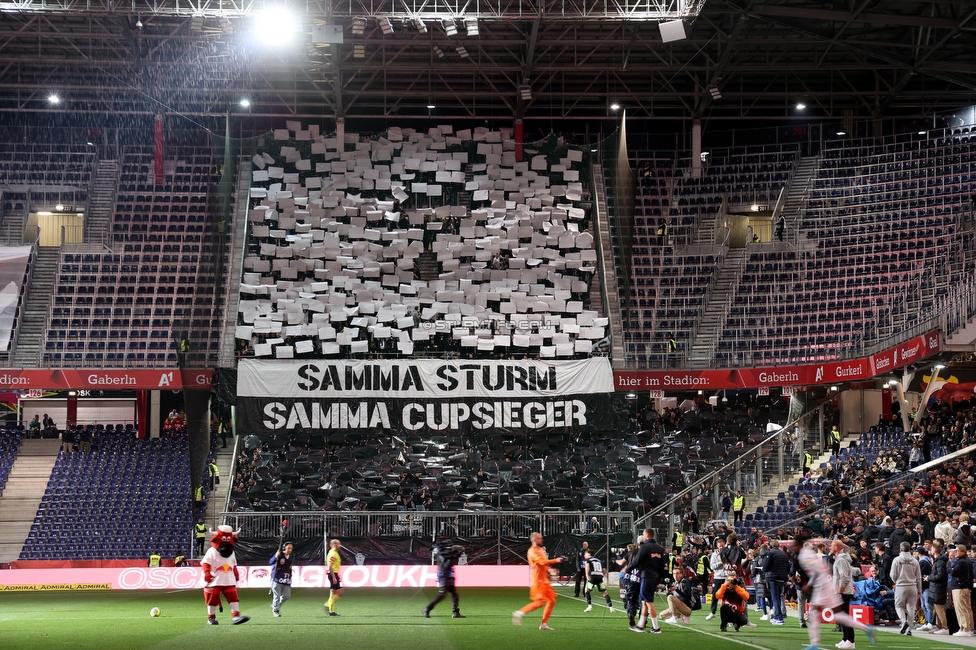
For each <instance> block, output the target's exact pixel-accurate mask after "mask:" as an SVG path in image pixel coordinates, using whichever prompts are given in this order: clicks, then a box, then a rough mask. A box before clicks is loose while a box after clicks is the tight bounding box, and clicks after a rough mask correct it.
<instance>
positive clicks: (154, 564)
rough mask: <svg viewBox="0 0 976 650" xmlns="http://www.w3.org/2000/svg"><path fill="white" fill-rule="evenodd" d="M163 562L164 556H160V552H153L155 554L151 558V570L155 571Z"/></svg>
mask: <svg viewBox="0 0 976 650" xmlns="http://www.w3.org/2000/svg"><path fill="white" fill-rule="evenodd" d="M162 561H163V558H162V556H160V554H159V551H153V554H152V555H150V556H149V568H150V569H155V568H156V567H158V566H159V565H160V563H161V562H162Z"/></svg>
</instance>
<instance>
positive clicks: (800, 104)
mask: <svg viewBox="0 0 976 650" xmlns="http://www.w3.org/2000/svg"><path fill="white" fill-rule="evenodd" d="M806 107H807V105H806V104H804V103H803V102H797V104H796V109H797V110H798V111H802V110H803V109H804V108H806Z"/></svg>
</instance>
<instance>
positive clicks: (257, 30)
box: [254, 6, 298, 46]
mask: <svg viewBox="0 0 976 650" xmlns="http://www.w3.org/2000/svg"><path fill="white" fill-rule="evenodd" d="M297 33H298V19H297V18H296V17H295V16H294V15H293V14H292V13H291V12H290V11H288V9H287V8H285V7H280V6H278V7H268V8H267V9H265V10H264V11H261V12H259V13H257V14H255V17H254V36H255V38H256V39H257V40H258V41H259V42H260V43H261V44H263V45H266V46H282V45H287V44H288V43H290V42H291V41H292V40H293V39H294V37H295V34H297Z"/></svg>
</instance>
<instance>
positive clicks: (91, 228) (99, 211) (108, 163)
mask: <svg viewBox="0 0 976 650" xmlns="http://www.w3.org/2000/svg"><path fill="white" fill-rule="evenodd" d="M118 186H119V162H118V161H117V160H99V161H98V163H97V164H96V165H95V180H94V183H93V187H92V194H91V202H90V205H89V207H88V214H86V215H85V242H87V243H89V244H91V243H102V244H105V245H108V244H109V241H110V237H111V236H112V232H111V231H112V216H113V215H114V214H115V197H116V196H117V195H118Z"/></svg>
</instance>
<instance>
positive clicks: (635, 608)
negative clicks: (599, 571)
mask: <svg viewBox="0 0 976 650" xmlns="http://www.w3.org/2000/svg"><path fill="white" fill-rule="evenodd" d="M637 548H638V547H637V544H628V545H627V552H626V553H624V555H623V557H621V558H620V559H619V560H617V564H618V565H620V584H621V587H622V589H621V594H620V598H621V599H622V600H623V601H624V609H626V610H627V616H628V618H629V619H630V625H632V626H633V625H637V615H638V614H639V613H640V569H639V568H637V569H633V570H631V571H625V570H624V568H625V567H626V566H627V563H628V562H630V560H631V558H633V557H634V554H635V553H637Z"/></svg>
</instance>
